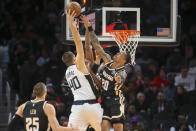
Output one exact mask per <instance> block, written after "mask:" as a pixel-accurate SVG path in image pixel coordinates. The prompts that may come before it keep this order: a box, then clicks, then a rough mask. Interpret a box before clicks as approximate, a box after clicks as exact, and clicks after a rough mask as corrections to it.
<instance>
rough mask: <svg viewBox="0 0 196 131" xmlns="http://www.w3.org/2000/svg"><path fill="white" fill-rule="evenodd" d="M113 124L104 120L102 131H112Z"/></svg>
mask: <svg viewBox="0 0 196 131" xmlns="http://www.w3.org/2000/svg"><path fill="white" fill-rule="evenodd" d="M110 127H111V124H110V122H109V121H106V120H103V122H102V123H101V130H102V131H110Z"/></svg>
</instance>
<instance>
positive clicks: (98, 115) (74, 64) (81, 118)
mask: <svg viewBox="0 0 196 131" xmlns="http://www.w3.org/2000/svg"><path fill="white" fill-rule="evenodd" d="M66 13H67V19H68V23H69V26H70V29H71V32H72V35H73V39H74V42H75V45H76V51H77V55H76V57H75V55H74V54H73V53H72V52H65V53H64V54H63V56H62V61H63V62H64V63H65V64H66V65H67V66H68V68H67V70H66V79H67V82H68V84H69V86H70V88H71V90H72V93H73V95H74V103H73V105H72V109H71V115H70V117H69V124H68V125H70V123H71V124H73V125H77V126H78V128H79V129H80V131H86V129H87V127H88V125H89V124H90V125H91V126H92V127H93V128H94V129H95V131H101V120H102V114H103V110H102V108H101V105H100V104H99V103H97V97H96V95H97V90H96V85H95V83H94V81H93V79H92V77H91V75H90V73H89V71H88V69H87V67H86V65H85V57H84V50H83V45H82V41H81V39H80V35H79V32H78V31H77V29H76V26H75V25H74V16H75V12H73V13H72V14H70V11H68V12H66Z"/></svg>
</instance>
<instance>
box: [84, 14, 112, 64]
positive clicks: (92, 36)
mask: <svg viewBox="0 0 196 131" xmlns="http://www.w3.org/2000/svg"><path fill="white" fill-rule="evenodd" d="M82 17H83V22H84V25H85V26H87V27H88V28H89V35H90V40H91V43H92V46H93V48H94V49H95V50H96V51H97V53H98V54H99V55H100V56H101V58H102V59H103V61H104V62H105V63H109V62H111V59H110V57H108V55H106V53H105V51H104V50H103V48H102V47H101V45H100V43H99V41H98V38H97V36H96V34H95V32H94V31H93V29H92V26H91V23H90V22H89V21H88V19H87V18H86V16H82Z"/></svg>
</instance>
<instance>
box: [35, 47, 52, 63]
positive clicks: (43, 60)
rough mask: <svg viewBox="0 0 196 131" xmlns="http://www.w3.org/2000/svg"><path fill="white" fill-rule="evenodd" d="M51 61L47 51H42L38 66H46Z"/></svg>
mask: <svg viewBox="0 0 196 131" xmlns="http://www.w3.org/2000/svg"><path fill="white" fill-rule="evenodd" d="M49 61H50V58H49V56H48V53H47V51H46V50H45V49H42V51H41V56H40V57H39V58H38V59H37V62H36V63H37V65H38V66H43V65H44V64H46V63H47V62H49Z"/></svg>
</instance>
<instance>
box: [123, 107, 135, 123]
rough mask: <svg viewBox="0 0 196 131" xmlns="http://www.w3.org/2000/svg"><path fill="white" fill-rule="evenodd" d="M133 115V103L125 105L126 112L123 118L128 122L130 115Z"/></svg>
mask: <svg viewBox="0 0 196 131" xmlns="http://www.w3.org/2000/svg"><path fill="white" fill-rule="evenodd" d="M134 115H136V108H135V105H129V106H128V107H127V114H126V116H125V120H126V121H128V122H129V121H130V120H131V117H132V116H134Z"/></svg>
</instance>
